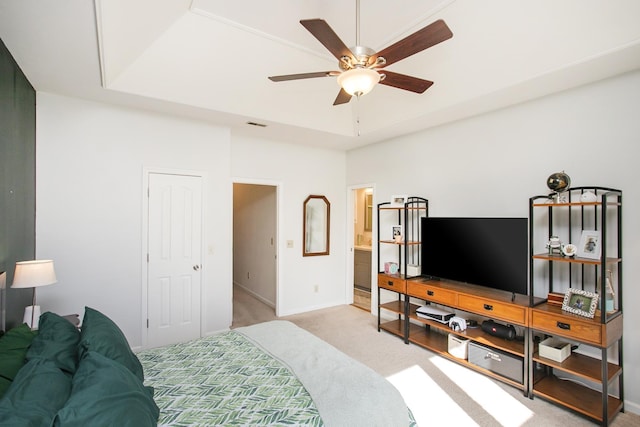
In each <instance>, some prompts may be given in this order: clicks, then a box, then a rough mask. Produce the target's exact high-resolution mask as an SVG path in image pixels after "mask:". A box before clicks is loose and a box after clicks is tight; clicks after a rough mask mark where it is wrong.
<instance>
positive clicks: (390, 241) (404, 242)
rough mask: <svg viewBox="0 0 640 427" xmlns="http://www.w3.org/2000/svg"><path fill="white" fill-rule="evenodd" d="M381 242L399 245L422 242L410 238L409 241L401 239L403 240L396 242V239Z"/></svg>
mask: <svg viewBox="0 0 640 427" xmlns="http://www.w3.org/2000/svg"><path fill="white" fill-rule="evenodd" d="M380 243H388V244H391V245H398V246H404V245H408V246H411V245H419V244H421V243H422V242H418V241H414V240H409V241H408V242H407V241H404V240H403V241H401V242H396V241H395V240H380Z"/></svg>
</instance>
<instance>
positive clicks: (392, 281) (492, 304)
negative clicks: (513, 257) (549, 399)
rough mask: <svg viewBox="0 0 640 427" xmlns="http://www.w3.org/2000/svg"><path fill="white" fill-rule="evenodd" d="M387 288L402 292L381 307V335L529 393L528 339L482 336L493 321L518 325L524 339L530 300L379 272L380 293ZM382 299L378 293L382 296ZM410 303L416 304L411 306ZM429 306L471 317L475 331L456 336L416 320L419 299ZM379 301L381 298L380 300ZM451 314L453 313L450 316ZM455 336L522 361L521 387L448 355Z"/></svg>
mask: <svg viewBox="0 0 640 427" xmlns="http://www.w3.org/2000/svg"><path fill="white" fill-rule="evenodd" d="M380 289H387V290H390V291H393V292H397V293H398V299H397V300H394V301H391V302H386V303H382V304H380V305H379V307H378V308H379V313H378V314H379V316H378V322H379V328H378V329H379V330H380V329H382V330H385V331H388V332H391V333H393V334H395V335H398V336H400V337H403V338H405V342H407V343H413V344H417V345H419V346H421V347H424V348H426V349H428V350H431V351H432V352H434V353H436V354H438V355H440V356H442V357H445V358H447V359H449V360H452V361H455V362H456V363H459V364H461V365H464V366H467V367H469V368H471V369H473V370H476V371H478V372H481V373H483V374H485V375H487V376H490V377H491V378H495V379H497V380H499V381H503V382H505V383H507V384H509V385H511V386H513V387H516V388H518V389H521V390H522V391H523V393H524V394H525V395H527V394H528V375H527V374H528V373H527V367H528V357H527V354H528V340H526V339H516V340H512V341H509V340H506V339H504V338H499V337H496V336H493V335H489V334H487V333H485V332H483V331H482V329H481V327H480V324H481V323H482V321H483V320H486V319H492V320H495V321H497V322H500V323H503V324H509V325H514V326H516V327H518V329H520V331H519V334H518V335H521V336H524V337H526V334H527V332H528V322H529V311H528V310H529V297H528V296H525V295H515V298H514V295H513V294H511V293H510V292H505V291H499V290H494V289H489V288H485V287H481V286H475V285H470V284H463V283H456V282H447V281H440V280H432V279H428V278H424V277H413V278H409V279H406V280H405V279H403V278H402V277H400V276H398V275H388V274H385V273H380V274H379V275H378V292H379V293H380ZM378 298H380V294H379V295H378ZM411 298H413V299H414V300H413V301H412V300H411ZM416 299H418V300H422V301H424V302H425V304H439V305H441V306H444V308H445V309H446V308H447V307H448V308H449V309H452V310H456V311H457V312H458V315H459V316H460V317H463V318H473V319H476V320H477V322H478V325H477V327H474V328H467V329H466V330H464V331H460V332H456V331H454V330H452V329H451V328H450V327H449V325H448V324H443V323H440V322H438V321H435V320H429V319H425V318H422V317H418V316H417V315H416V309H417V308H418V307H419V306H420V305H418V304H416V303H415V300H416ZM378 301H380V299H378ZM452 310H450V311H452ZM384 312H387V313H393V314H395V315H397V318H396V319H395V320H392V321H384V322H383V321H381V320H380V314H381V313H384ZM449 334H453V335H456V336H458V337H461V338H464V339H467V340H469V341H468V342H469V343H471V342H474V343H477V344H480V345H482V346H485V347H488V348H490V349H494V350H498V351H500V352H502V353H506V354H508V355H511V356H513V357H515V358H518V359H519V360H521V361H522V375H521V377H522V382H519V381H515V380H513V379H510V378H507V377H505V376H503V375H500V374H498V373H495V372H493V371H490V370H488V369H484V368H482V367H480V366H478V365H475V364H473V363H470V362H469V361H467V360H465V359H461V358H457V357H455V356H453V355H451V354H450V353H449V352H448V335H449Z"/></svg>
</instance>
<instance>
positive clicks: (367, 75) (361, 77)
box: [338, 68, 380, 96]
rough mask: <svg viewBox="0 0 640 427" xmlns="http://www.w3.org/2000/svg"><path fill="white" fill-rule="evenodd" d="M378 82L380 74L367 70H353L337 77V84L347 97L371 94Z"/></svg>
mask: <svg viewBox="0 0 640 427" xmlns="http://www.w3.org/2000/svg"><path fill="white" fill-rule="evenodd" d="M379 81H380V74H378V72H377V71H375V70H371V69H369V68H353V69H351V70H347V71H344V72H342V74H340V75H339V76H338V84H339V85H340V86H341V87H342V89H344V90H345V92H347V93H348V94H349V95H351V96H353V95H356V96H360V95H365V94H367V93H369V92H371V89H373V87H374V86H375V85H376V84H377V83H378V82H379Z"/></svg>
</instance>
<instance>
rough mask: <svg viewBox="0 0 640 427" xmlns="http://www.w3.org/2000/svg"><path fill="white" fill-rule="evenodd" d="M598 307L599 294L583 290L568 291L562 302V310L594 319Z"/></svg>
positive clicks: (571, 289) (570, 289)
mask: <svg viewBox="0 0 640 427" xmlns="http://www.w3.org/2000/svg"><path fill="white" fill-rule="evenodd" d="M596 307H598V294H596V293H594V292H588V291H583V290H582V289H573V288H569V289H567V292H566V293H565V294H564V300H563V301H562V309H563V310H564V311H568V312H569V313H573V314H577V315H579V316H584V317H589V318H591V319H593V316H594V315H595V314H596Z"/></svg>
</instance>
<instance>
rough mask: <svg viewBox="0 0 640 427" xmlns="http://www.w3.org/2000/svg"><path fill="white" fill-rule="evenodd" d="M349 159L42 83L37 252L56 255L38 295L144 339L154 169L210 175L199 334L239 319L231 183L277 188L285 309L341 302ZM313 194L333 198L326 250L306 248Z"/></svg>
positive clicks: (133, 339) (137, 341)
mask: <svg viewBox="0 0 640 427" xmlns="http://www.w3.org/2000/svg"><path fill="white" fill-rule="evenodd" d="M232 140H233V141H232ZM345 159H346V154H345V153H343V152H337V151H332V150H324V149H314V148H308V147H297V146H293V145H287V144H279V143H274V142H269V141H263V140H256V139H246V138H242V137H238V136H235V137H232V136H231V134H230V131H229V130H228V129H226V128H223V127H216V126H212V125H208V124H206V123H203V122H199V121H192V120H187V119H181V118H177V117H171V116H166V115H161V114H155V113H150V112H145V111H140V110H133V109H127V108H122V107H117V106H109V105H105V104H99V103H94V102H88V101H83V100H78V99H73V98H67V97H61V96H58V95H53V94H47V93H42V92H39V93H38V94H37V154H36V160H37V166H36V170H37V178H36V180H37V190H36V205H37V208H36V211H37V212H36V255H37V257H38V258H52V259H54V260H55V263H56V271H57V276H58V283H57V284H55V285H53V286H49V287H45V288H42V289H39V290H38V297H39V300H38V301H39V303H40V305H42V308H43V310H51V311H55V312H58V313H63V314H66V313H79V314H80V315H82V313H83V310H84V307H85V306H91V307H94V308H96V309H98V310H101V311H103V312H104V313H105V314H107V315H109V316H110V317H112V318H113V319H114V321H115V322H116V323H117V324H118V325H119V326H120V327H121V328H122V330H123V332H124V333H125V335H126V336H127V339H128V340H129V342H130V344H131V345H132V346H133V347H139V346H143V345H144V342H145V338H144V330H143V318H142V314H143V306H144V301H143V300H142V299H143V283H142V282H143V280H144V268H143V266H144V264H143V241H142V238H143V229H142V227H143V171H144V169H145V168H151V169H167V170H179V171H196V172H203V173H204V174H206V182H205V188H206V194H205V204H204V206H205V207H204V210H205V212H204V215H205V218H204V227H205V228H204V234H205V235H204V242H203V246H204V249H205V250H204V252H203V253H204V259H203V284H204V286H203V300H204V303H203V328H202V333H203V334H208V333H211V332H215V331H219V330H223V329H227V328H228V327H229V326H230V325H231V320H232V266H233V259H232V202H233V200H232V181H238V182H248V181H252V182H254V183H258V181H259V182H260V183H268V184H269V185H278V187H279V189H278V192H279V193H278V194H279V196H278V197H279V200H278V210H279V217H278V245H279V247H278V251H279V254H280V256H279V260H278V282H279V286H280V288H279V292H280V293H279V295H280V315H286V314H292V313H298V312H303V311H308V310H312V309H316V308H322V307H328V306H333V305H337V304H343V303H345V290H344V286H345V263H346V261H345V257H346V255H345V245H346V243H345V242H346V241H345V215H346V214H345V200H346V195H345ZM232 176H233V177H234V178H233V179H232ZM309 194H324V195H326V196H327V198H328V199H329V201H330V202H331V248H330V250H331V254H330V255H329V256H318V257H307V258H303V257H302V250H301V246H300V244H301V236H302V202H303V201H304V199H305V198H306V197H307V196H308V195H309ZM287 240H292V241H293V243H294V247H293V248H287V247H286V241H287ZM316 285H317V287H318V292H315V286H316Z"/></svg>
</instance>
